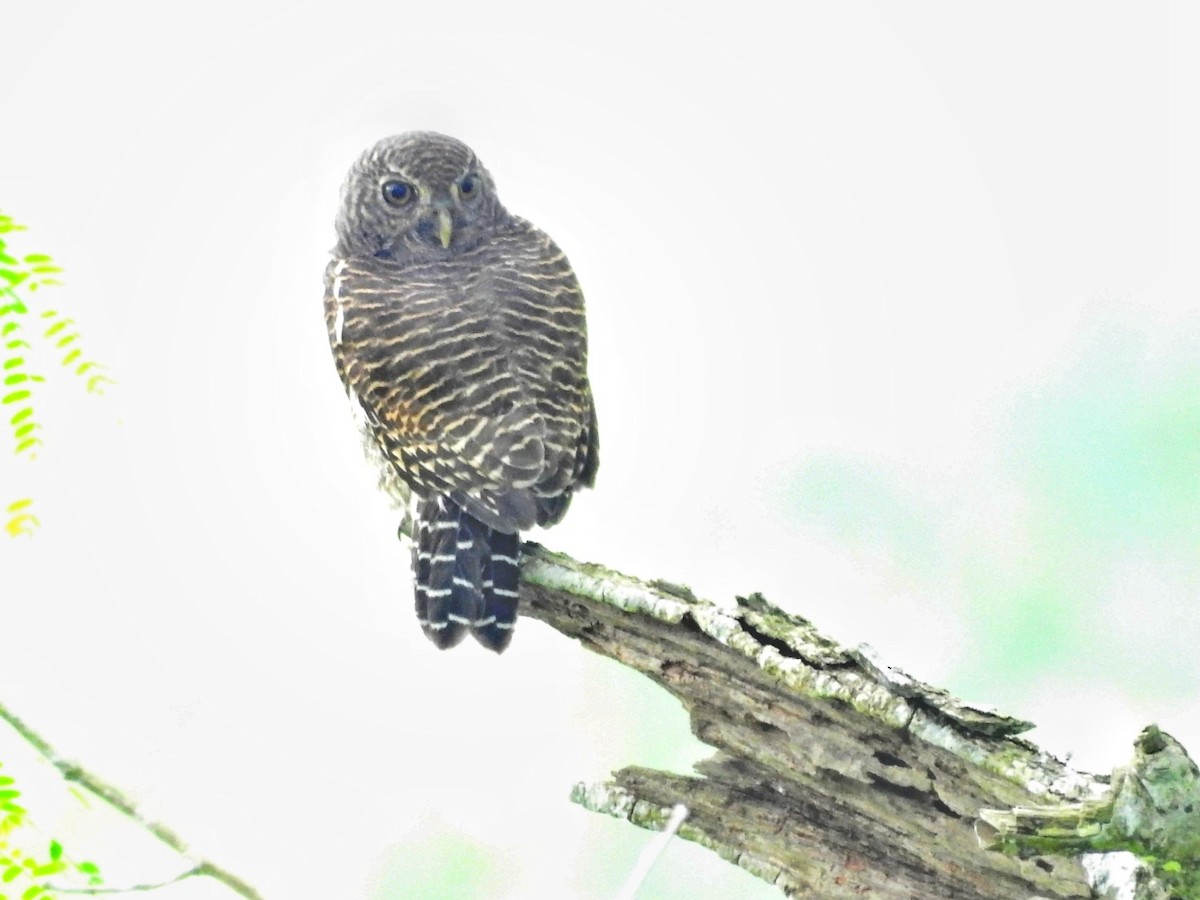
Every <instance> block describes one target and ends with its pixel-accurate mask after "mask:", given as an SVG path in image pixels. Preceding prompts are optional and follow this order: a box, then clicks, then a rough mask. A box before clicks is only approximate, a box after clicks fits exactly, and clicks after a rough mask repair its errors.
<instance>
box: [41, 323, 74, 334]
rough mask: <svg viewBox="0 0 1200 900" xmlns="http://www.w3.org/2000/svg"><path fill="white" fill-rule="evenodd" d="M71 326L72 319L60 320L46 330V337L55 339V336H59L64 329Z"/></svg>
mask: <svg viewBox="0 0 1200 900" xmlns="http://www.w3.org/2000/svg"><path fill="white" fill-rule="evenodd" d="M70 324H71V319H59V320H58V321H57V322H55V323H54V324H53V325H51V326H50V327H49V328H47V329H46V334H45V335H44V337H54V335H56V334H58V333H59V332H60V331H62V330H63V329H64V328H66V327H67V326H68V325H70Z"/></svg>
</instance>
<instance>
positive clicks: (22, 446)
mask: <svg viewBox="0 0 1200 900" xmlns="http://www.w3.org/2000/svg"><path fill="white" fill-rule="evenodd" d="M41 443H42V442H41V440H40V439H39V438H25V440H23V441H21V443H19V444H17V446H16V449H14V450H13V453H14V454H15V455H17V456H20V455H21V454H22V453H24V452H25V451H26V450H29V449H31V448H32V447H36V446H37V445H38V444H41ZM43 446H45V445H44V444H43Z"/></svg>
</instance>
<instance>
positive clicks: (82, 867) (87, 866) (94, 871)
mask: <svg viewBox="0 0 1200 900" xmlns="http://www.w3.org/2000/svg"><path fill="white" fill-rule="evenodd" d="M75 868H76V869H78V870H79V871H80V872H82V873H83V874H85V875H99V874H100V867H99V866H98V865H96V864H95V863H94V862H81V863H79V865H77V866H76V867H75Z"/></svg>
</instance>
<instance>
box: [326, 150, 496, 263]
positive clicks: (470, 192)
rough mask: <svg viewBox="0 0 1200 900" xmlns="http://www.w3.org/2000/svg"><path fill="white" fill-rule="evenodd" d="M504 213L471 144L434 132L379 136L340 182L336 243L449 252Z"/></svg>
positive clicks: (372, 249)
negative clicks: (378, 139) (340, 192)
mask: <svg viewBox="0 0 1200 900" xmlns="http://www.w3.org/2000/svg"><path fill="white" fill-rule="evenodd" d="M506 216H507V213H506V212H505V211H504V207H502V206H501V205H500V201H499V200H497V199H496V191H495V187H494V185H493V184H492V177H491V176H490V175H489V174H488V172H487V170H486V169H485V168H484V167H483V166H482V165H481V164H480V162H479V159H478V158H477V157H476V156H475V154H474V153H473V152H472V151H471V148H470V147H468V146H467V145H466V144H464V143H462V142H461V141H457V140H455V139H454V138H452V137H447V136H446V135H444V134H437V133H436V132H432V131H408V132H405V133H404V134H399V135H396V136H395V137H389V138H384V139H383V140H381V141H380V142H379V143H377V144H376V145H375V146H373V147H371V148H370V149H369V150H367V151H366V152H365V153H363V155H362V156H360V157H359V158H358V160H357V161H356V162H355V163H354V165H353V166H352V167H351V169H350V173H349V175H347V176H346V181H345V183H344V184H343V185H342V206H341V210H340V211H339V212H338V218H337V233H338V249H339V251H341V252H343V253H350V254H355V255H360V256H375V257H379V258H381V259H391V260H396V261H399V262H403V261H408V260H413V259H436V258H445V257H449V256H453V255H454V254H455V253H457V252H460V251H462V250H466V249H470V248H471V247H474V246H476V245H478V244H479V243H480V241H482V240H483V239H484V237H485V236H486V235H487V234H489V233H490V231H491V229H492V227H493V226H494V225H495V224H496V223H497V222H499V221H501V220H503V219H504V218H505V217H506Z"/></svg>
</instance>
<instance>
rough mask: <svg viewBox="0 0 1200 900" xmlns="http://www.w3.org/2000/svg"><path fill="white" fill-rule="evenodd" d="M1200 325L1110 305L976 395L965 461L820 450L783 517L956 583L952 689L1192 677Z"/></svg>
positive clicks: (1009, 689)
mask: <svg viewBox="0 0 1200 900" xmlns="http://www.w3.org/2000/svg"><path fill="white" fill-rule="evenodd" d="M1198 337H1200V323H1198V322H1197V321H1194V320H1193V321H1191V322H1174V323H1171V324H1170V325H1169V326H1164V325H1161V324H1160V325H1155V324H1154V323H1153V322H1151V321H1149V320H1146V321H1142V320H1141V319H1139V318H1138V317H1137V315H1136V311H1134V312H1126V311H1116V312H1114V311H1113V310H1105V311H1103V312H1102V313H1100V314H1099V315H1095V316H1094V317H1093V318H1092V320H1091V322H1089V323H1088V324H1086V325H1085V327H1084V328H1083V329H1082V330H1081V332H1080V334H1079V337H1078V338H1077V342H1076V344H1075V348H1074V350H1073V351H1071V355H1070V356H1068V357H1067V358H1066V359H1064V360H1063V361H1062V362H1061V363H1060V364H1059V365H1057V366H1056V367H1054V368H1053V369H1051V370H1048V371H1046V372H1043V373H1042V375H1041V377H1040V378H1039V380H1038V381H1036V382H1030V383H1027V384H1026V386H1025V387H1024V388H1022V389H1019V390H1017V391H1016V392H1014V393H1012V394H1010V395H1009V396H1008V397H1007V399H1002V400H1001V401H1000V402H998V403H995V404H994V405H993V406H991V407H990V408H986V409H983V410H981V418H980V422H979V423H978V424H981V425H982V426H983V428H984V429H985V431H986V433H987V434H988V437H989V438H990V441H989V442H988V444H986V445H985V446H984V447H982V448H981V450H980V452H979V455H978V457H976V458H972V459H965V460H963V461H962V468H961V471H960V472H957V473H942V472H937V473H929V472H924V473H922V472H916V473H914V472H911V471H910V472H905V473H901V472H900V470H899V469H898V468H897V467H896V466H895V465H894V464H893V463H892V462H891V461H888V460H870V459H861V458H854V457H849V456H846V455H834V454H829V455H825V456H820V457H814V458H812V459H810V460H807V461H805V462H804V463H803V464H802V465H800V466H799V467H798V468H797V469H796V471H795V472H794V473H793V475H792V477H791V478H790V479H789V481H788V482H787V483H786V485H785V491H784V493H785V498H786V500H785V502H786V504H787V508H788V515H789V517H790V518H792V520H793V521H798V522H799V523H800V524H801V525H802V526H803V527H804V528H805V529H807V530H810V531H813V532H817V533H823V534H826V535H828V536H830V537H832V538H833V539H834V540H836V541H837V542H838V543H839V544H840V545H842V546H844V547H846V549H847V550H849V551H850V552H852V553H856V554H859V555H860V556H861V558H862V559H863V560H864V561H865V563H864V564H866V565H871V566H882V567H884V568H885V569H888V570H889V574H890V575H891V576H892V577H895V578H897V579H900V580H903V581H906V582H907V584H906V585H905V587H906V589H909V590H915V591H917V592H920V591H929V592H931V593H933V592H936V593H937V595H938V596H939V597H945V596H946V595H947V594H952V595H954V596H955V597H956V599H957V602H958V603H959V605H960V608H962V609H964V610H966V611H967V616H966V619H965V621H966V622H967V623H968V624H969V626H970V628H971V632H972V633H970V634H967V635H964V636H963V637H964V641H965V642H966V643H967V644H968V645H969V646H970V647H971V650H972V652H971V653H970V654H969V657H968V662H967V665H966V666H965V668H964V671H962V672H961V673H960V675H961V677H960V678H959V679H957V680H956V681H957V683H956V685H955V687H956V689H958V690H964V691H967V692H968V693H971V692H974V693H975V694H977V695H979V696H981V697H982V698H983V699H986V700H988V702H999V701H1002V700H1004V701H1007V700H1015V699H1019V698H1020V697H1022V696H1025V695H1027V691H1028V688H1029V686H1030V685H1032V684H1034V683H1037V682H1040V681H1044V680H1045V679H1046V677H1047V676H1051V677H1054V676H1061V677H1063V678H1064V679H1066V680H1068V681H1070V680H1080V679H1082V680H1092V681H1096V680H1102V679H1103V678H1105V677H1106V676H1107V675H1108V674H1109V673H1111V672H1114V671H1120V672H1125V673H1126V675H1125V676H1124V677H1123V678H1122V684H1123V689H1125V690H1128V691H1130V692H1131V693H1139V694H1142V695H1145V696H1162V695H1163V694H1164V693H1167V692H1178V691H1191V690H1192V689H1193V688H1194V677H1195V675H1196V672H1197V671H1198V670H1200V664H1197V666H1195V667H1190V666H1189V665H1182V664H1181V660H1182V659H1186V658H1193V657H1194V655H1193V654H1187V655H1186V656H1174V655H1173V654H1172V653H1171V651H1170V650H1168V649H1167V647H1168V646H1169V645H1170V642H1171V641H1172V640H1178V641H1182V640H1183V638H1182V637H1181V636H1182V635H1186V634H1187V633H1188V630H1189V629H1187V628H1180V626H1181V625H1184V624H1186V622H1187V621H1192V622H1195V621H1196V620H1195V618H1194V617H1192V618H1191V619H1190V620H1189V619H1187V616H1188V609H1190V608H1191V605H1190V604H1186V605H1184V604H1182V603H1181V602H1180V600H1181V598H1183V597H1186V596H1194V594H1195V592H1196V591H1197V590H1200V569H1197V567H1196V566H1195V559H1196V551H1197V549H1198V548H1200V340H1197V338H1198ZM1114 616H1116V617H1117V618H1116V619H1114V618H1113V617H1114ZM917 624H918V623H914V626H916V625H917ZM1191 633H1192V634H1194V633H1195V632H1194V628H1193V629H1192V631H1191ZM1164 641H1165V642H1166V643H1164ZM1179 649H1180V652H1181V653H1183V652H1184V651H1185V648H1183V647H1180V648H1179Z"/></svg>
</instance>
